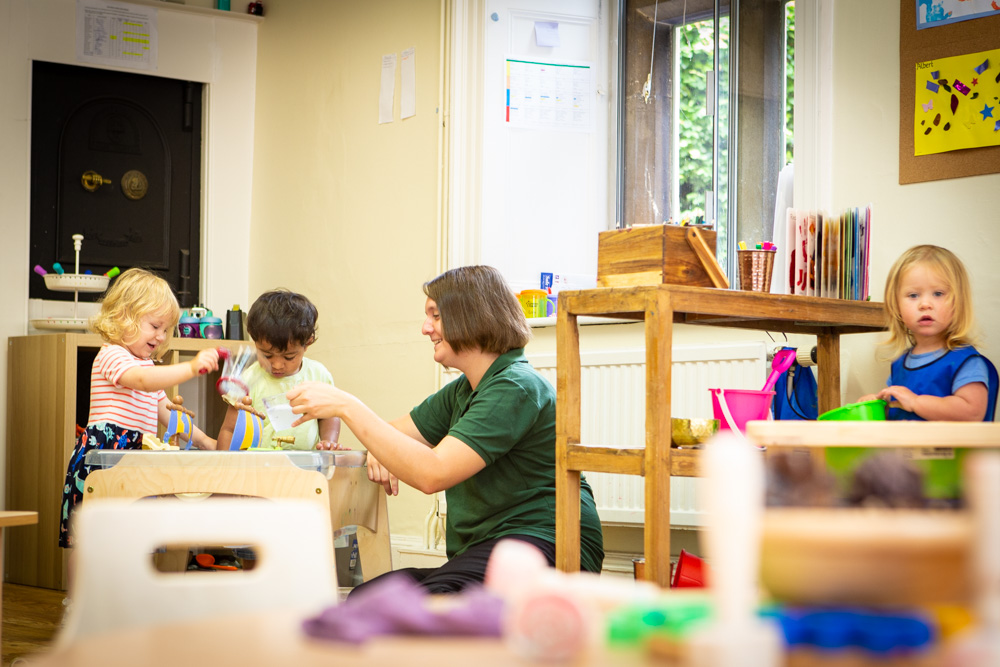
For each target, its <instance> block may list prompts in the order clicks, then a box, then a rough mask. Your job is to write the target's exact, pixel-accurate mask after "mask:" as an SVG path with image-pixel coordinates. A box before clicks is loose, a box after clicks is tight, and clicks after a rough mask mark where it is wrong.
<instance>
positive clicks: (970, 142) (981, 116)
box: [913, 49, 1000, 155]
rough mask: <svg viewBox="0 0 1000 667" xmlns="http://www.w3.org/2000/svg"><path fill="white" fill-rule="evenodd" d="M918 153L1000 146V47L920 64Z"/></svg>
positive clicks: (915, 117)
mask: <svg viewBox="0 0 1000 667" xmlns="http://www.w3.org/2000/svg"><path fill="white" fill-rule="evenodd" d="M916 76H917V80H916V88H915V89H914V90H916V95H915V96H914V97H915V101H914V105H913V154H914V155H931V154H934V153H945V152H947V151H956V150H961V149H963V148H980V147H983V146H1000V49H995V50H992V51H981V52H979V53H969V54H966V55H963V56H954V57H952V58H938V59H936V60H928V61H926V62H922V63H917V69H916Z"/></svg>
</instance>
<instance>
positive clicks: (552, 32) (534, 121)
mask: <svg viewBox="0 0 1000 667" xmlns="http://www.w3.org/2000/svg"><path fill="white" fill-rule="evenodd" d="M606 12H607V3H601V2H599V0H583V1H581V0H531V1H526V0H490V1H489V3H488V5H487V9H486V16H487V26H486V39H485V59H486V69H485V85H484V86H483V110H484V112H485V113H484V116H483V128H482V132H483V135H482V136H483V155H482V156H481V159H482V163H481V164H482V184H483V191H482V209H481V210H482V218H481V220H482V227H481V232H480V239H479V261H480V262H481V263H483V264H490V265H492V266H495V267H497V268H498V269H500V271H501V272H502V273H503V274H504V276H505V277H506V278H507V280H508V281H509V282H510V283H511V286H512V287H513V288H514V289H515V290H517V291H520V290H522V289H532V288H533V289H538V288H540V287H541V274H542V273H546V272H547V273H552V274H558V275H559V276H562V277H564V278H565V279H566V285H567V286H568V288H573V289H579V288H586V287H593V285H594V284H595V282H596V273H597V234H598V232H600V231H603V230H605V229H607V228H608V183H609V175H608V174H609V172H608V169H609V166H608V165H609V159H608V145H609V138H608V132H609V122H608V114H609V108H610V105H609V102H608V95H607V89H608V88H607V86H608V84H607V72H608V68H607V53H608V48H609V47H608V43H607V34H606V32H602V31H601V26H602V25H606V24H605V23H603V22H602V17H604V19H603V20H606V16H605V14H606ZM602 93H603V94H602ZM612 161H613V160H612Z"/></svg>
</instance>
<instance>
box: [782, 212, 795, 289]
mask: <svg viewBox="0 0 1000 667" xmlns="http://www.w3.org/2000/svg"><path fill="white" fill-rule="evenodd" d="M778 252H780V253H782V254H783V256H784V258H785V261H784V262H783V267H784V269H785V285H786V288H785V294H795V209H794V208H789V209H788V210H787V211H785V243H784V246H778Z"/></svg>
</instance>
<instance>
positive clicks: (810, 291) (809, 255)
mask: <svg viewBox="0 0 1000 667" xmlns="http://www.w3.org/2000/svg"><path fill="white" fill-rule="evenodd" d="M805 218H806V219H805V225H804V227H805V229H804V233H805V237H806V254H805V271H806V285H805V287H806V296H816V212H815V211H810V212H809V213H808V214H807V215H806V216H805Z"/></svg>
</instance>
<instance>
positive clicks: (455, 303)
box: [424, 265, 531, 354]
mask: <svg viewBox="0 0 1000 667" xmlns="http://www.w3.org/2000/svg"><path fill="white" fill-rule="evenodd" d="M424 294H426V295H427V296H428V297H429V298H431V299H433V300H434V302H435V303H436V304H437V307H438V311H439V312H440V313H441V326H442V330H443V333H444V338H445V340H446V341H448V344H449V345H450V346H451V349H453V350H454V351H455V352H461V351H462V350H465V349H469V348H478V349H479V350H481V351H483V352H489V353H492V354H504V353H505V352H508V351H510V350H513V349H515V348H519V347H524V346H525V345H527V344H528V341H529V340H531V328H530V327H529V326H528V322H527V320H526V319H525V318H524V311H522V310H521V305H520V304H519V303H518V302H517V298H516V297H515V296H514V292H513V290H511V288H510V285H508V284H507V281H506V280H504V277H503V276H502V275H500V272H499V271H497V270H496V269H495V268H493V267H492V266H484V265H478V266H463V267H459V268H457V269H452V270H450V271H446V272H444V273H442V274H441V275H440V276H438V277H437V278H434V279H433V280H430V281H428V282H426V283H424Z"/></svg>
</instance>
